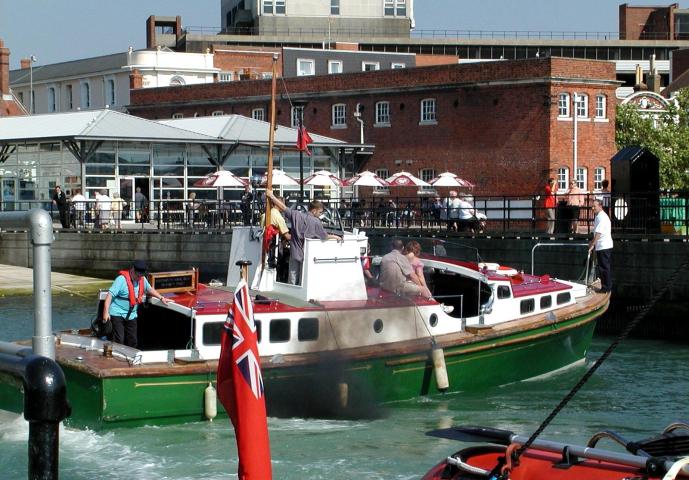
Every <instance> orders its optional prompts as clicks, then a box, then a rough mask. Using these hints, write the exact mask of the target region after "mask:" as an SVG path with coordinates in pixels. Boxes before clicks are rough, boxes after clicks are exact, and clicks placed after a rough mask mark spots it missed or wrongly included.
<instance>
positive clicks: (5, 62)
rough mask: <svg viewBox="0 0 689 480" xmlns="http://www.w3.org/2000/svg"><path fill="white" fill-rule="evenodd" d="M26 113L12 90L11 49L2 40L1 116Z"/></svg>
mask: <svg viewBox="0 0 689 480" xmlns="http://www.w3.org/2000/svg"><path fill="white" fill-rule="evenodd" d="M25 114H26V112H25V111H24V109H23V107H22V106H21V104H20V103H19V102H18V101H17V100H16V99H15V98H14V96H13V95H12V92H11V91H10V49H9V48H7V47H5V44H4V42H3V41H2V40H0V117H4V116H12V115H25Z"/></svg>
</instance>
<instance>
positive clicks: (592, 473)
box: [422, 449, 661, 480]
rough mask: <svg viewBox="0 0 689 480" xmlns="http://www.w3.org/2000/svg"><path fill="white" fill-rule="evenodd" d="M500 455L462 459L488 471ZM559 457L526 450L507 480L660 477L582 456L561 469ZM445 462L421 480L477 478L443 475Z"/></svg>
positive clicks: (549, 453)
mask: <svg viewBox="0 0 689 480" xmlns="http://www.w3.org/2000/svg"><path fill="white" fill-rule="evenodd" d="M502 456H504V453H486V454H481V455H475V456H472V457H471V458H467V459H465V461H466V463H468V464H469V465H471V466H473V467H478V468H481V469H484V470H488V471H490V470H492V469H493V468H494V467H495V466H496V465H497V463H498V458H499V457H502ZM561 459H562V456H561V455H558V454H555V453H551V452H544V451H542V450H534V449H529V450H527V451H526V452H525V453H524V454H523V455H522V456H521V457H520V458H519V465H516V466H513V467H512V470H511V471H510V473H509V477H508V478H510V480H623V479H627V480H629V479H630V478H634V477H642V478H645V479H649V480H651V479H655V478H661V477H658V476H648V475H646V474H644V473H642V472H640V471H639V470H638V469H636V468H634V467H630V466H627V465H621V464H617V463H610V462H601V461H597V460H589V459H582V462H581V463H578V464H576V465H572V466H569V467H566V468H561V467H559V466H557V464H558V463H559V462H560V461H561ZM446 465H447V464H446V462H441V463H439V464H438V465H436V466H435V467H433V468H432V469H431V470H430V471H429V472H428V473H427V474H426V475H425V476H424V477H423V479H422V480H440V479H445V480H460V479H475V478H477V477H476V476H472V475H469V474H468V473H467V472H461V471H456V472H455V473H454V474H453V475H452V476H450V477H444V476H443V472H444V470H445V467H446Z"/></svg>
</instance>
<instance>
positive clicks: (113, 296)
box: [103, 260, 168, 348]
mask: <svg viewBox="0 0 689 480" xmlns="http://www.w3.org/2000/svg"><path fill="white" fill-rule="evenodd" d="M145 275H146V262H144V261H143V260H136V261H135V262H134V264H133V265H132V267H131V268H130V269H129V270H122V271H121V272H120V274H119V275H118V276H117V278H116V279H115V281H114V282H113V283H112V286H111V287H110V290H108V295H107V297H105V304H104V305H103V322H104V323H107V322H108V321H112V341H113V342H116V343H121V344H123V345H127V346H128V347H132V348H136V346H137V338H136V310H137V307H138V305H139V304H140V303H143V301H144V295H145V294H148V295H150V296H152V297H153V298H157V299H159V300H160V301H162V302H163V304H165V305H167V303H168V300H167V299H166V298H165V297H163V296H162V295H161V294H160V293H158V292H157V291H156V290H155V289H154V288H153V287H151V284H150V283H148V280H147V279H146V277H145Z"/></svg>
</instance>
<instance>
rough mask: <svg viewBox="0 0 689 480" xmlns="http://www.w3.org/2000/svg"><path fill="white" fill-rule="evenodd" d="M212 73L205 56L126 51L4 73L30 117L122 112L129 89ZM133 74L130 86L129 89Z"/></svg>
mask: <svg viewBox="0 0 689 480" xmlns="http://www.w3.org/2000/svg"><path fill="white" fill-rule="evenodd" d="M217 72H218V69H217V68H215V67H214V66H213V55H212V54H210V53H184V52H174V51H171V50H169V49H163V48H156V49H152V50H132V49H130V50H129V51H128V52H123V53H115V54H112V55H104V56H101V57H93V58H85V59H81V60H74V61H69V62H61V63H55V64H50V65H41V64H40V63H37V62H35V61H34V60H32V59H23V60H22V61H21V68H20V69H18V70H12V71H10V72H9V84H10V87H11V88H12V90H13V92H14V94H15V95H16V96H17V98H18V99H19V101H20V102H21V103H22V104H23V105H24V107H25V108H26V109H27V110H28V111H30V113H32V114H36V113H55V112H70V111H78V110H98V109H101V108H111V109H115V110H123V109H124V106H125V105H127V104H129V90H130V88H149V87H163V86H170V85H189V84H195V83H210V82H213V81H214V78H215V76H216V74H217ZM132 73H135V78H136V83H135V84H134V85H131V84H130V74H132Z"/></svg>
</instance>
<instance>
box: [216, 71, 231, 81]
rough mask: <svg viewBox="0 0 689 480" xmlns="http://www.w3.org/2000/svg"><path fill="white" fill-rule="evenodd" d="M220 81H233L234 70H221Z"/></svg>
mask: <svg viewBox="0 0 689 480" xmlns="http://www.w3.org/2000/svg"><path fill="white" fill-rule="evenodd" d="M218 81H220V82H231V81H232V72H220V73H219V74H218Z"/></svg>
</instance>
